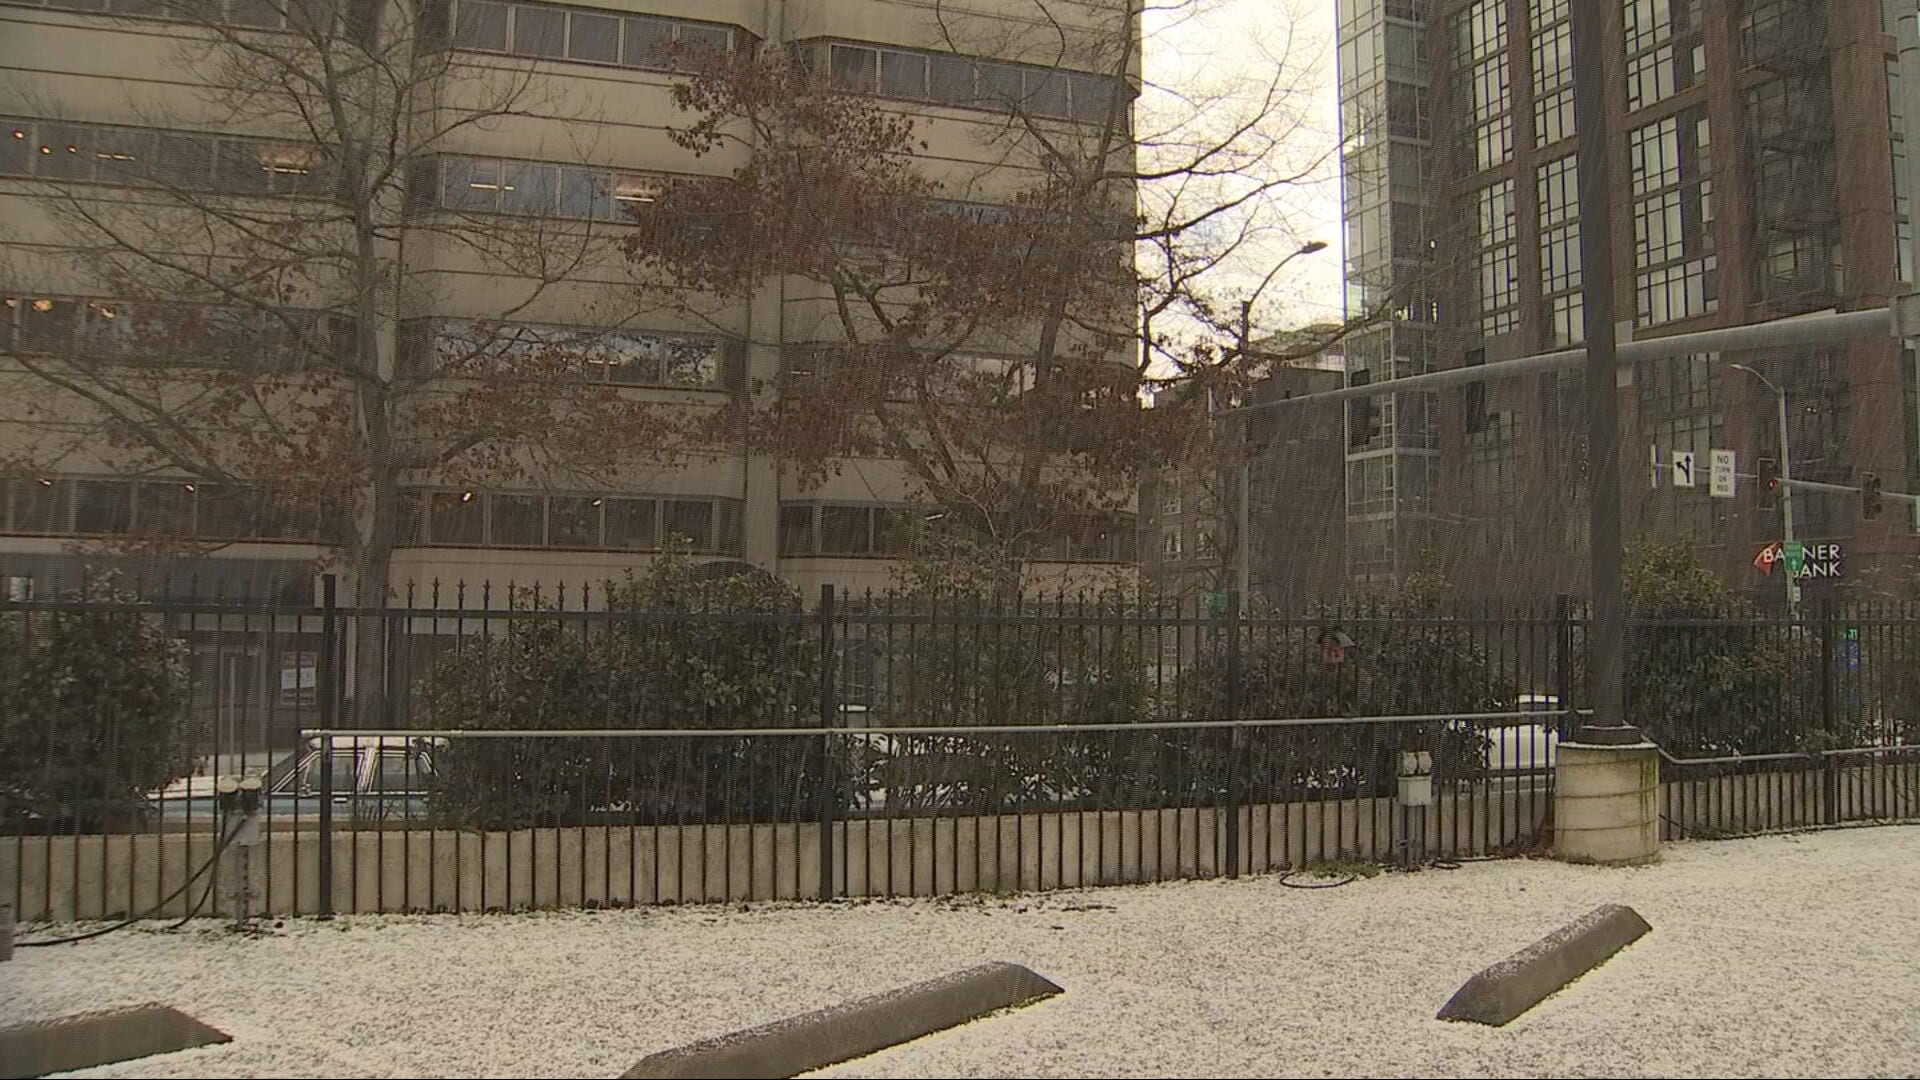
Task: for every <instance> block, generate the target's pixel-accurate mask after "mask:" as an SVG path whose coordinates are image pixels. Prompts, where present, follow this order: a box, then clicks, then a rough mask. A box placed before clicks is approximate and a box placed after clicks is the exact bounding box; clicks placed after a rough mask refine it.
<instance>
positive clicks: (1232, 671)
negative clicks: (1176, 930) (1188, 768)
mask: <svg viewBox="0 0 1920 1080" xmlns="http://www.w3.org/2000/svg"><path fill="white" fill-rule="evenodd" d="M1240 604H1241V597H1240V591H1239V590H1238V589H1235V590H1233V591H1231V592H1229V593H1227V715H1226V717H1225V719H1227V720H1234V721H1237V720H1239V719H1240ZM1240 743H1241V732H1240V725H1239V724H1238V723H1235V724H1234V725H1233V727H1231V728H1229V729H1228V735H1227V824H1226V830H1225V831H1226V859H1227V876H1228V877H1230V878H1237V877H1239V876H1240Z"/></svg>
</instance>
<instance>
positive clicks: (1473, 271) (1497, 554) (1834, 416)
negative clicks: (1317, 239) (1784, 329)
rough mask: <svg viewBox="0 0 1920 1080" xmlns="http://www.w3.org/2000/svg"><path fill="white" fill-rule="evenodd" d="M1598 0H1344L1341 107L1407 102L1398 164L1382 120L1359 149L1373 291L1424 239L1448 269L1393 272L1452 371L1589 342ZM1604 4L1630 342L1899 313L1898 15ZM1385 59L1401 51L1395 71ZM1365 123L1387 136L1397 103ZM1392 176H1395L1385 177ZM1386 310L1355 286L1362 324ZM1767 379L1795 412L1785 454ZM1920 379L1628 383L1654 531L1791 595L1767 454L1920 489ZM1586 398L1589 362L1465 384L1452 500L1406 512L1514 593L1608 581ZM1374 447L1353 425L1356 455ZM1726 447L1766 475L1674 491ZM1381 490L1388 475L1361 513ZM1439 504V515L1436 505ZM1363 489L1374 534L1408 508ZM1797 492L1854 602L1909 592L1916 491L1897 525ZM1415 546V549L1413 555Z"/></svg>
mask: <svg viewBox="0 0 1920 1080" xmlns="http://www.w3.org/2000/svg"><path fill="white" fill-rule="evenodd" d="M1570 3H1571V0H1433V2H1431V3H1426V2H1422V3H1409V2H1404V0H1400V2H1395V0H1342V4H1341V60H1342V69H1341V80H1342V93H1343V96H1344V97H1346V98H1348V99H1349V100H1354V101H1356V102H1357V101H1358V99H1359V98H1360V97H1361V96H1362V95H1363V93H1364V92H1365V90H1366V87H1367V85H1368V80H1369V79H1377V80H1378V81H1380V82H1383V83H1384V86H1385V89H1384V90H1383V91H1381V93H1380V94H1379V95H1377V97H1383V98H1384V101H1385V108H1384V118H1385V122H1384V126H1383V130H1384V131H1385V133H1386V139H1385V141H1386V146H1385V148H1384V150H1382V149H1381V148H1380V147H1379V145H1378V143H1379V140H1377V139H1376V138H1375V137H1374V135H1373V132H1374V131H1375V130H1376V128H1365V127H1354V126H1350V127H1349V128H1348V137H1349V139H1350V140H1352V139H1353V138H1354V135H1355V134H1356V133H1363V137H1361V138H1359V139H1358V140H1357V141H1358V143H1359V146H1360V149H1359V150H1358V151H1357V153H1359V154H1361V155H1365V156H1366V159H1365V161H1363V162H1358V163H1354V164H1352V165H1350V168H1349V171H1348V175H1347V178H1346V184H1345V189H1346V215H1347V221H1348V238H1349V252H1348V276H1349V279H1350V282H1353V281H1355V280H1356V279H1357V286H1356V287H1364V286H1365V285H1366V284H1367V283H1368V279H1367V276H1366V275H1367V274H1368V273H1369V272H1371V271H1372V269H1373V268H1374V267H1375V266H1377V265H1380V264H1381V257H1380V253H1382V252H1388V251H1406V252H1409V253H1412V252H1416V251H1424V252H1425V253H1426V255H1427V258H1426V261H1425V263H1424V264H1412V263H1409V264H1405V265H1406V268H1405V270H1404V271H1401V270H1399V269H1397V267H1398V266H1399V265H1401V264H1395V265H1396V271H1395V276H1394V278H1393V280H1395V282H1396V284H1397V283H1398V282H1399V281H1401V280H1403V279H1404V280H1405V281H1406V282H1407V284H1406V285H1405V286H1404V287H1403V288H1404V291H1405V293H1406V294H1407V295H1414V296H1418V297H1420V298H1421V303H1422V304H1424V303H1426V298H1427V297H1431V299H1432V302H1433V304H1434V305H1435V308H1436V309H1437V310H1436V311H1434V312H1433V315H1434V319H1433V325H1434V329H1433V331H1432V333H1431V335H1430V340H1432V341H1433V342H1434V346H1433V351H1432V353H1431V354H1430V356H1429V357H1428V358H1427V360H1426V361H1424V362H1428V363H1430V364H1431V366H1433V367H1437V368H1453V367H1459V366H1463V365H1471V364H1478V363H1488V362H1494V361H1499V360H1506V359H1511V358H1514V357H1519V356H1525V355H1530V354H1534V353H1539V352H1545V351H1550V350H1552V349H1555V348H1562V347H1566V346H1568V345H1571V344H1575V343H1577V342H1578V341H1580V340H1581V338H1582V336H1583V333H1584V324H1583V319H1584V313H1583V310H1582V304H1581V288H1582V274H1581V270H1582V267H1581V264H1580V229H1581V224H1582V223H1581V221H1580V206H1579V169H1578V165H1577V163H1576V160H1575V141H1576V140H1575V125H1574V111H1573V81H1572V80H1573V52H1572V38H1571V26H1570V19H1569V16H1570V13H1571V7H1570ZM1600 7H1601V8H1602V12H1603V16H1602V25H1603V33H1604V34H1605V36H1606V42H1607V66H1608V71H1609V74H1610V78H1609V79H1608V84H1607V87H1606V101H1607V110H1608V116H1609V123H1610V130H1611V135H1612V139H1611V144H1612V158H1613V160H1612V163H1611V165H1612V173H1613V178H1614V181H1615V183H1614V184H1613V185H1612V188H1613V192H1614V199H1613V204H1612V215H1611V216H1612V227H1613V230H1614V235H1613V238H1612V239H1613V250H1614V255H1615V265H1614V267H1613V268H1612V269H1613V280H1614V283H1615V298H1614V299H1615V310H1616V312H1617V313H1618V336H1619V339H1620V340H1622V341H1629V340H1634V339H1644V338H1651V337H1657V336H1661V335H1665V334H1670V333H1680V332H1688V331H1695V330H1702V329H1708V328H1713V327H1720V326H1731V325H1738V324H1743V323H1749V322H1756V321H1761V320H1765V319H1770V318H1777V317H1782V316H1788V315H1794V314H1800V313H1805V312H1811V311H1819V310H1827V309H1836V308H1837V309H1840V310H1849V309H1854V308H1862V307H1875V306H1882V305H1884V304H1885V303H1886V302H1887V301H1888V299H1889V297H1891V296H1892V295H1894V294H1896V293H1897V292H1899V291H1901V289H1902V285H1901V282H1902V281H1910V280H1911V268H1909V267H1907V266H1905V265H1904V258H1905V249H1904V247H1903V243H1904V238H1905V237H1906V236H1907V235H1908V230H1909V229H1910V225H1909V223H1908V220H1907V205H1908V203H1907V195H1906V193H1905V192H1904V191H1901V190H1899V188H1900V185H1901V184H1902V180H1901V178H1900V177H1899V170H1900V168H1901V167H1902V165H1901V162H1902V160H1903V155H1904V140H1903V139H1902V138H1901V137H1900V134H1899V126H1898V108H1899V90H1898V77H1897V73H1896V69H1895V56H1894V41H1893V37H1892V22H1891V12H1892V10H1893V9H1894V8H1895V7H1897V5H1895V4H1893V3H1888V4H1886V5H1881V4H1877V3H1871V2H1860V3H1853V2H1840V0H1606V2H1604V3H1602V4H1601V5H1600ZM1883 8H1884V10H1883ZM1374 54H1377V55H1379V56H1381V57H1384V58H1385V60H1384V62H1382V63H1380V64H1377V65H1375V64H1372V63H1371V62H1370V61H1369V60H1368V59H1367V57H1368V56H1370V55H1374ZM1394 56H1398V57H1400V58H1401V59H1400V62H1399V63H1398V64H1397V65H1396V64H1394V63H1393V62H1392V58H1393V57H1394ZM1375 72H1378V74H1377V75H1376V74H1375ZM1396 101H1399V102H1402V103H1403V105H1402V109H1401V111H1400V113H1399V114H1398V116H1396V113H1395V111H1394V108H1393V106H1394V103H1395V102H1396ZM1409 110H1411V112H1409ZM1344 115H1345V116H1346V118H1347V120H1348V122H1349V124H1351V125H1366V124H1368V123H1370V120H1369V117H1370V116H1371V115H1372V114H1371V113H1370V112H1369V111H1368V110H1367V109H1366V108H1355V109H1352V110H1349V112H1348V113H1346V114H1344ZM1396 155H1397V156H1396ZM1351 156H1352V155H1350V158H1351ZM1380 160H1385V162H1386V168H1387V175H1386V177H1385V179H1384V180H1382V181H1376V180H1374V179H1372V178H1371V173H1362V172H1359V171H1357V170H1358V169H1359V166H1360V165H1361V164H1377V162H1378V161H1380ZM1363 177H1364V178H1363ZM1381 188H1384V189H1385V192H1386V194H1378V192H1379V190H1380V189H1381ZM1395 192H1398V193H1399V194H1395ZM1896 196H1898V199H1897V201H1896ZM1380 207H1385V208H1386V209H1385V211H1384V212H1379V208H1380ZM1376 221H1379V222H1383V223H1384V224H1380V225H1379V226H1378V227H1379V228H1382V229H1384V230H1385V232H1386V235H1385V236H1384V237H1377V236H1376V235H1375V233H1374V231H1373V230H1374V229H1375V228H1376V225H1375V222H1376ZM1356 238H1357V239H1358V241H1359V242H1356ZM1423 274H1424V275H1425V276H1422V275H1423ZM1362 310H1363V309H1362V307H1361V306H1360V305H1357V304H1354V303H1352V301H1351V300H1350V314H1355V315H1357V314H1361V313H1362ZM1406 321H1411V320H1406ZM1401 325H1403V322H1402V321H1399V320H1396V321H1395V322H1394V323H1393V328H1394V331H1396V332H1397V331H1398V329H1399V327H1400V326H1401ZM1410 359H1411V358H1410ZM1736 364H1737V365H1741V366H1740V367H1735V366H1734V365H1736ZM1350 366H1351V365H1350ZM1748 368H1750V369H1752V371H1748V370H1744V369H1748ZM1754 372H1758V373H1759V374H1758V375H1756V374H1754ZM1762 377H1764V381H1763V378H1762ZM1350 381H1352V377H1351V376H1350ZM1768 383H1771V384H1772V385H1774V386H1777V387H1780V388H1781V389H1783V390H1784V391H1785V395H1786V399H1787V402H1788V415H1789V424H1788V433H1787V441H1788V444H1789V445H1788V447H1787V448H1786V452H1785V453H1784V454H1783V451H1782V448H1781V447H1780V445H1779V441H1780V439H1779V436H1778V434H1777V430H1778V422H1777V417H1778V399H1777V398H1776V397H1775V395H1774V392H1773V391H1772V390H1771V389H1769V387H1768ZM1914 385H1915V373H1914V361H1913V358H1912V357H1911V356H1910V355H1907V356H1903V355H1902V353H1901V350H1900V349H1899V347H1898V345H1897V343H1896V342H1894V341H1892V340H1886V341H1881V340H1861V341H1854V342H1850V343H1845V344H1836V345H1834V346H1831V347H1826V348H1818V349H1795V350H1775V351H1767V352H1758V353H1749V354H1741V355H1735V354H1730V353H1729V354H1701V355H1695V356H1689V357H1682V358H1677V359H1674V360H1662V361H1651V362H1645V363H1641V364H1638V365H1636V366H1635V367H1634V369H1633V370H1631V371H1630V372H1627V371H1623V372H1622V375H1621V379H1620V387H1621V389H1620V394H1621V397H1620V411H1621V422H1622V463H1621V467H1622V469H1623V482H1624V486H1625V491H1626V494H1627V501H1626V508H1625V514H1626V521H1625V525H1626V530H1627V535H1628V538H1629V540H1630V541H1631V540H1633V539H1661V540H1668V541H1674V542H1680V543H1684V544H1686V545H1688V546H1689V547H1691V548H1693V549H1694V550H1695V551H1696V552H1697V553H1698V554H1699V555H1700V557H1701V558H1702V559H1703V560H1704V561H1705V562H1706V563H1707V564H1708V565H1710V566H1712V567H1713V568H1714V569H1715V570H1716V571H1717V572H1719V573H1720V574H1721V575H1722V576H1723V577H1724V578H1725V580H1727V581H1728V582H1729V583H1731V584H1734V585H1736V586H1738V587H1740V588H1743V589H1747V590H1751V591H1753V592H1754V593H1755V595H1756V596H1761V597H1776V596H1779V595H1782V594H1783V589H1782V587H1781V584H1780V580H1779V578H1778V576H1777V575H1776V576H1774V577H1772V578H1766V577H1762V576H1760V575H1759V574H1757V573H1756V572H1755V571H1754V570H1753V569H1752V566H1751V562H1752V559H1753V557H1754V555H1755V553H1756V551H1757V550H1758V549H1759V548H1760V547H1761V546H1763V545H1765V544H1767V543H1769V542H1772V541H1775V540H1779V539H1781V531H1782V521H1781V514H1780V511H1779V510H1778V509H1777V508H1774V507H1771V506H1767V505H1764V503H1763V501H1762V500H1759V499H1757V498H1756V496H1755V492H1754V488H1753V483H1752V477H1753V474H1754V472H1755V463H1756V462H1757V461H1758V460H1759V459H1762V458H1771V459H1775V460H1779V459H1781V458H1782V457H1783V456H1784V457H1787V458H1790V460H1791V466H1792V474H1793V476H1794V477H1795V478H1797V479H1803V480H1817V481H1826V482H1830V483H1836V484H1849V485H1852V484H1858V482H1859V481H1860V479H1861V478H1862V477H1864V476H1866V475H1868V474H1872V475H1874V476H1877V477H1878V478H1879V479H1880V480H1881V482H1882V483H1883V484H1884V485H1885V486H1886V488H1887V490H1907V491H1910V490H1913V489H1914V488H1913V485H1914V483H1915V463H1916V452H1917V449H1920V447H1917V440H1920V430H1917V429H1916V425H1915V413H1914V408H1913V400H1914ZM1398 396H1403V395H1396V397H1398ZM1583 396H1584V373H1583V372H1581V371H1578V370H1574V371H1567V372H1561V373H1557V374H1553V375H1546V376H1535V377H1527V378H1521V379H1501V380H1495V381H1489V382H1487V383H1484V384H1476V385H1473V386H1469V387H1467V388H1465V389H1463V390H1459V391H1449V392H1447V393H1445V394H1442V395H1440V396H1439V400H1438V401H1437V402H1436V404H1435V409H1434V413H1433V416H1434V422H1433V423H1432V424H1431V425H1430V428H1429V430H1430V432H1431V443H1432V446H1433V448H1434V452H1435V453H1436V454H1437V457H1438V461H1439V466H1438V469H1437V472H1436V474H1435V475H1434V476H1432V477H1431V484H1430V485H1426V486H1423V485H1424V484H1425V482H1426V481H1427V480H1428V478H1426V477H1422V478H1421V479H1420V480H1419V481H1416V482H1415V484H1413V485H1407V484H1405V483H1396V484H1395V485H1394V487H1395V494H1394V498H1393V499H1392V501H1391V503H1390V505H1392V506H1393V508H1394V509H1395V511H1396V512H1397V513H1399V514H1401V515H1403V516H1404V515H1407V514H1411V513H1414V512H1415V511H1416V510H1424V511H1425V518H1424V521H1425V522H1426V523H1427V527H1428V528H1429V529H1430V530H1431V531H1430V532H1428V533H1427V534H1426V535H1425V537H1424V542H1425V543H1427V544H1429V545H1430V546H1431V549H1432V551H1434V552H1435V553H1437V555H1438V557H1440V558H1441V559H1443V560H1444V562H1445V564H1446V568H1447V570H1448V572H1449V573H1450V575H1451V576H1452V577H1453V578H1454V579H1455V580H1456V582H1457V583H1458V584H1460V585H1462V586H1464V587H1466V588H1468V589H1470V590H1471V591H1473V592H1474V593H1476V594H1480V595H1490V596H1512V597H1514V598H1516V599H1519V598H1538V597H1540V596H1543V595H1550V594H1552V593H1555V592H1572V593H1578V592H1580V591H1581V589H1582V588H1583V587H1584V581H1585V578H1586V555H1585V516H1586V512H1587V511H1586V507H1585V502H1584V490H1585V483H1586V468H1587V464H1586V447H1585V439H1584V430H1585V410H1584V407H1583V401H1582V399H1583ZM1377 400H1379V401H1382V402H1384V401H1387V400H1389V399H1387V398H1385V397H1384V396H1383V397H1382V398H1380V399H1377ZM1379 408H1380V406H1379V405H1375V406H1374V407H1373V409H1374V410H1376V411H1377V410H1378V409H1379ZM1356 412H1357V413H1358V414H1359V415H1360V416H1361V417H1362V418H1363V419H1364V418H1365V415H1366V410H1356ZM1351 422H1352V421H1351V420H1350V423H1351ZM1371 430H1372V429H1371V428H1370V429H1369V431H1371ZM1358 438H1359V433H1355V432H1353V431H1352V430H1351V429H1350V432H1349V442H1350V445H1351V444H1353V443H1354V440H1356V439H1358ZM1716 448H1717V449H1730V450H1733V451H1735V452H1736V454H1737V455H1738V461H1739V466H1738V472H1739V473H1740V474H1742V475H1743V476H1744V477H1745V479H1743V480H1742V481H1741V487H1740V491H1739V494H1738V496H1737V497H1736V498H1733V499H1715V498H1712V497H1710V496H1709V494H1708V491H1707V488H1706V487H1705V486H1704V483H1703V484H1702V486H1699V487H1695V488H1685V487H1675V486H1673V484H1672V483H1671V476H1670V473H1661V474H1660V475H1659V477H1658V480H1657V485H1658V486H1656V476H1655V472H1654V470H1653V469H1652V468H1651V465H1652V461H1653V460H1654V459H1653V455H1654V453H1655V452H1656V451H1657V452H1658V454H1659V459H1660V460H1661V461H1662V462H1667V463H1670V462H1671V460H1672V455H1673V454H1675V453H1676V452H1681V453H1684V452H1692V453H1695V454H1696V455H1697V458H1698V460H1699V461H1700V462H1701V463H1702V464H1703V465H1704V463H1705V462H1706V461H1707V459H1708V454H1707V451H1708V450H1709V449H1716ZM1395 479H1396V480H1399V479H1401V477H1399V476H1397V475H1396V477H1395ZM1403 488H1404V489H1406V492H1405V493H1403V492H1402V490H1401V489H1403ZM1373 491H1374V489H1372V488H1362V489H1361V496H1362V500H1366V499H1369V498H1370V496H1371V495H1372V493H1373ZM1429 491H1430V492H1431V493H1432V495H1431V502H1430V503H1428V504H1426V505H1424V506H1421V505H1419V504H1416V503H1414V502H1413V501H1412V497H1413V495H1414V494H1416V493H1417V494H1425V493H1426V492H1429ZM1362 500H1356V498H1355V495H1354V490H1353V486H1352V481H1351V478H1350V480H1349V523H1350V528H1351V527H1353V525H1354V524H1355V523H1356V522H1357V521H1358V520H1361V519H1359V518H1358V515H1356V514H1355V513H1354V511H1355V510H1356V509H1358V508H1359V506H1361V505H1365V506H1372V505H1376V504H1379V505H1389V504H1388V503H1386V502H1385V501H1384V500H1372V501H1362ZM1792 503H1793V510H1794V517H1795V532H1796V537H1797V539H1800V540H1803V541H1807V542H1814V543H1838V544H1841V545H1843V547H1844V549H1845V551H1846V552H1847V558H1846V567H1847V569H1846V578H1845V582H1846V583H1845V584H1844V585H1842V586H1839V589H1840V590H1841V591H1846V590H1853V591H1857V592H1862V593H1868V594H1875V595H1906V590H1908V589H1910V588H1911V583H1912V581H1913V569H1912V568H1913V559H1914V556H1915V554H1916V552H1917V551H1920V546H1916V540H1915V535H1914V532H1915V519H1914V517H1913V516H1912V514H1911V513H1909V512H1908V510H1907V508H1905V507H1904V506H1901V505H1898V504H1895V503H1891V502H1889V503H1888V504H1887V506H1886V508H1885V510H1884V511H1883V512H1881V513H1879V514H1878V515H1877V516H1876V517H1874V518H1873V519H1871V520H1869V519H1866V518H1863V516H1862V514H1861V504H1860V500H1859V499H1858V497H1855V496H1846V495H1833V494H1812V493H1806V492H1800V493H1796V494H1794V495H1793V496H1792ZM1398 555H1399V556H1400V557H1401V558H1403V559H1404V558H1406V557H1408V556H1409V552H1408V551H1407V550H1406V547H1405V545H1403V546H1402V547H1401V548H1400V549H1399V551H1398Z"/></svg>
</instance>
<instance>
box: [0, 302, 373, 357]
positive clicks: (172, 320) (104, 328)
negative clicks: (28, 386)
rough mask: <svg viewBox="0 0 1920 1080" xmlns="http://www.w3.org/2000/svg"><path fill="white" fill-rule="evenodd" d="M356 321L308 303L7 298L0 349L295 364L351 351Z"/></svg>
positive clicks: (0, 317) (1, 305) (0, 312)
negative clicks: (266, 305) (269, 305)
mask: <svg viewBox="0 0 1920 1080" xmlns="http://www.w3.org/2000/svg"><path fill="white" fill-rule="evenodd" d="M352 335H353V327H352V323H351V322H349V321H348V320H347V319H344V318H342V317H340V316H337V315H330V314H327V313H325V312H320V311H312V310H308V309H304V308H288V307H272V308H249V307H237V306H230V305H218V304H179V303H162V302H159V301H152V300H138V301H130V300H116V299H105V298H98V297H68V296H44V295H31V294H10V295H7V296H5V297H4V298H0V351H8V352H16V353H42V354H48V355H55V356H73V357H87V358H92V359H101V360H114V361H118V362H122V363H142V362H144V363H162V364H182V365H193V364H208V365H220V366H226V365H235V366H246V367H259V368H271V369H276V370H294V369H298V368H304V367H313V366H316V365H317V364H320V363H322V362H324V361H326V360H329V359H335V358H339V357H343V356H347V355H350V354H351V351H352V347H353V336H352Z"/></svg>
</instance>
